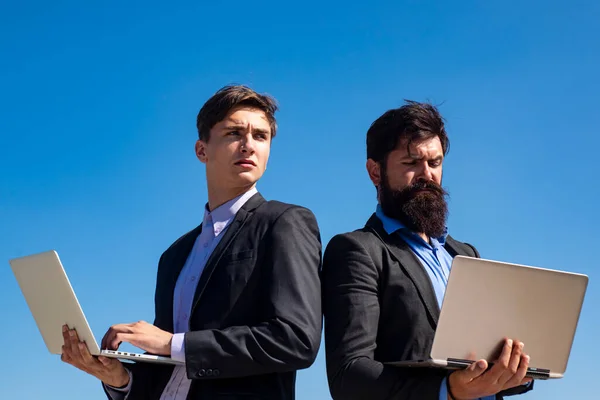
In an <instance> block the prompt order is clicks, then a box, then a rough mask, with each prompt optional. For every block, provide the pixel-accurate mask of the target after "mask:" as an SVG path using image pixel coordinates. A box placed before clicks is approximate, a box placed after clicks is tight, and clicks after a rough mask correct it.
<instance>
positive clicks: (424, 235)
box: [417, 233, 431, 244]
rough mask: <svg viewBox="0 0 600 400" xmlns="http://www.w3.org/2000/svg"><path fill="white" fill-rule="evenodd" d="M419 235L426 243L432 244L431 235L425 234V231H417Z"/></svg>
mask: <svg viewBox="0 0 600 400" xmlns="http://www.w3.org/2000/svg"><path fill="white" fill-rule="evenodd" d="M417 235H419V237H421V239H423V240H424V241H425V243H429V244H431V243H430V241H429V236H427V235H426V234H424V233H417Z"/></svg>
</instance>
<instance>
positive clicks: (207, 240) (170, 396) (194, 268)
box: [105, 188, 257, 400]
mask: <svg viewBox="0 0 600 400" xmlns="http://www.w3.org/2000/svg"><path fill="white" fill-rule="evenodd" d="M256 193H257V189H256V188H252V189H250V190H248V191H247V192H245V193H244V194H242V195H240V196H238V197H236V198H233V199H231V200H229V201H228V202H226V203H224V204H222V205H221V206H219V207H217V208H215V209H214V210H213V211H210V212H209V211H208V208H207V207H205V209H204V219H203V221H202V231H201V232H200V235H198V237H197V238H196V241H195V242H194V247H193V248H192V251H191V252H190V254H189V256H188V258H187V260H186V262H185V264H184V266H183V269H182V270H181V272H180V273H179V277H178V278H177V283H176V284H175V291H174V294H173V332H174V335H173V339H172V341H171V358H173V359H175V360H178V361H182V362H184V363H185V344H184V337H185V333H186V332H187V331H188V325H189V320H190V311H191V308H192V302H193V300H194V294H195V293H196V287H197V286H198V281H199V280H200V276H201V275H202V272H203V271H204V267H205V266H206V261H207V260H208V259H209V257H210V256H211V254H212V252H213V251H214V249H215V248H216V247H217V244H219V242H220V241H221V239H222V238H223V236H224V235H223V233H224V232H225V231H226V230H227V228H228V227H229V224H230V223H231V222H232V221H233V219H234V218H235V215H236V214H237V212H238V211H239V210H240V208H242V206H243V205H244V204H245V203H246V202H247V201H248V200H249V199H250V198H251V197H252V196H253V195H254V194H256ZM129 378H130V379H129V384H128V385H127V387H125V388H122V389H118V388H113V387H111V386H108V385H105V387H106V389H107V391H108V393H109V396H110V397H111V398H112V399H113V400H127V397H128V395H129V391H130V390H131V383H132V381H133V377H132V376H131V373H130V374H129ZM190 384H191V380H190V379H188V377H187V375H186V371H185V366H176V367H175V368H174V370H173V373H172V374H171V379H170V380H169V383H167V386H166V387H165V390H164V391H163V393H162V395H161V397H160V400H185V398H186V397H187V395H188V392H189V390H190Z"/></svg>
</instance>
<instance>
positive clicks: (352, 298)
mask: <svg viewBox="0 0 600 400" xmlns="http://www.w3.org/2000/svg"><path fill="white" fill-rule="evenodd" d="M448 144H449V141H448V137H447V135H446V132H445V129H444V123H443V120H442V117H441V116H440V115H439V113H438V111H437V109H436V108H435V107H434V106H432V105H430V104H422V103H416V102H408V103H407V104H406V105H404V106H402V107H400V108H398V109H394V110H389V111H388V112H386V113H385V114H383V115H382V116H381V117H380V118H379V119H377V120H376V121H375V122H374V123H373V124H372V125H371V127H370V129H369V131H368V133H367V165H366V166H367V171H368V173H369V177H370V178H371V181H372V182H373V184H374V185H375V187H376V188H377V193H378V205H377V208H376V211H375V213H374V214H373V215H372V216H371V218H370V219H369V221H368V222H367V224H366V226H365V227H364V228H362V229H359V230H357V231H354V232H350V233H345V234H340V235H337V236H335V237H334V238H333V239H332V240H331V241H330V242H329V244H328V246H327V249H326V251H325V256H324V260H323V273H322V285H323V296H324V297H323V299H324V300H323V310H324V314H325V349H326V360H327V374H328V379H329V388H330V392H331V395H332V396H333V398H334V399H336V400H338V399H340V400H341V399H343V400H358V399H368V400H379V399H381V400H383V399H394V400H400V399H414V400H417V399H418V400H428V399H431V400H438V399H439V400H446V399H455V400H463V399H478V398H485V399H494V398H502V396H503V395H509V394H517V393H522V392H525V391H527V390H529V389H530V387H529V386H530V384H529V379H528V378H525V373H526V371H527V366H528V362H529V358H528V356H527V355H526V354H525V353H524V352H523V344H522V343H520V342H517V341H512V340H508V339H507V340H506V342H505V343H504V347H503V350H502V353H501V355H500V357H499V359H498V360H490V361H495V364H494V366H492V367H491V368H490V369H489V370H487V371H486V369H487V367H488V363H487V361H486V360H479V361H478V362H477V363H474V364H472V365H471V366H470V367H469V368H468V369H466V370H463V371H456V372H452V373H449V372H448V371H446V370H443V369H420V368H418V369H410V368H408V369H406V368H404V369H403V368H396V367H391V366H385V365H384V363H385V362H386V361H400V360H415V359H426V358H427V357H428V356H429V353H430V350H431V346H432V342H433V336H434V332H435V328H436V324H437V321H438V317H439V312H440V306H441V302H442V299H443V296H444V291H445V288H446V283H447V279H448V274H449V272H450V266H451V263H452V257H453V256H455V255H457V254H461V255H467V256H471V257H478V256H479V254H478V253H477V251H476V250H475V248H474V247H472V246H471V245H468V244H465V243H461V242H458V241H456V240H454V239H453V238H452V237H450V236H449V235H448V234H447V229H446V216H447V204H446V200H445V195H446V193H445V191H444V189H442V186H441V183H442V165H443V161H444V156H445V155H446V153H447V150H448ZM473 301H477V299H473ZM465 312H469V310H465ZM524 384H525V385H527V386H522V385H524ZM498 393H499V395H498V396H497V397H496V394H498ZM488 396H489V397H488Z"/></svg>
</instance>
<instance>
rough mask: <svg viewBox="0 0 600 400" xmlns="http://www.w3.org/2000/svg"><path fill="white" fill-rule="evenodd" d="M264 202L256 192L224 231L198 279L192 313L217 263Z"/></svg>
mask: <svg viewBox="0 0 600 400" xmlns="http://www.w3.org/2000/svg"><path fill="white" fill-rule="evenodd" d="M264 202H265V199H264V198H263V197H262V196H261V195H260V193H256V194H255V195H254V196H252V197H251V198H250V199H248V201H247V202H246V203H245V204H244V205H243V206H242V208H240V210H239V211H238V212H237V213H236V215H235V217H234V218H233V221H231V224H230V225H229V227H228V228H227V230H226V231H225V233H223V237H222V238H221V240H220V241H219V243H218V244H217V247H215V249H214V250H213V252H212V253H211V255H210V257H209V258H208V260H207V262H206V266H205V267H204V271H203V272H202V275H201V276H200V280H199V281H198V287H197V288H196V292H195V293H194V300H193V302H192V310H191V313H190V315H193V314H194V309H195V308H196V305H197V304H198V301H199V300H200V297H201V296H202V293H203V292H204V290H205V289H206V286H207V285H208V282H209V280H210V277H211V276H212V274H213V272H214V271H215V268H216V267H217V265H218V264H219V261H220V260H221V257H222V256H223V254H225V252H226V251H227V249H228V248H229V246H230V245H231V243H233V241H234V240H235V238H236V237H237V235H238V234H239V233H240V230H241V229H242V227H243V226H244V224H245V223H246V221H247V220H248V217H250V215H252V212H253V211H254V209H256V208H257V207H258V206H259V205H261V204H262V203H264Z"/></svg>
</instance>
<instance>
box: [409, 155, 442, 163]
mask: <svg viewBox="0 0 600 400" xmlns="http://www.w3.org/2000/svg"><path fill="white" fill-rule="evenodd" d="M424 158H425V157H423V156H415V155H411V154H407V155H405V156H404V157H402V158H401V160H422V159H424ZM443 159H444V156H443V155H442V154H440V155H438V156H437V157H434V158H431V159H430V160H429V161H441V160H443Z"/></svg>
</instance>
